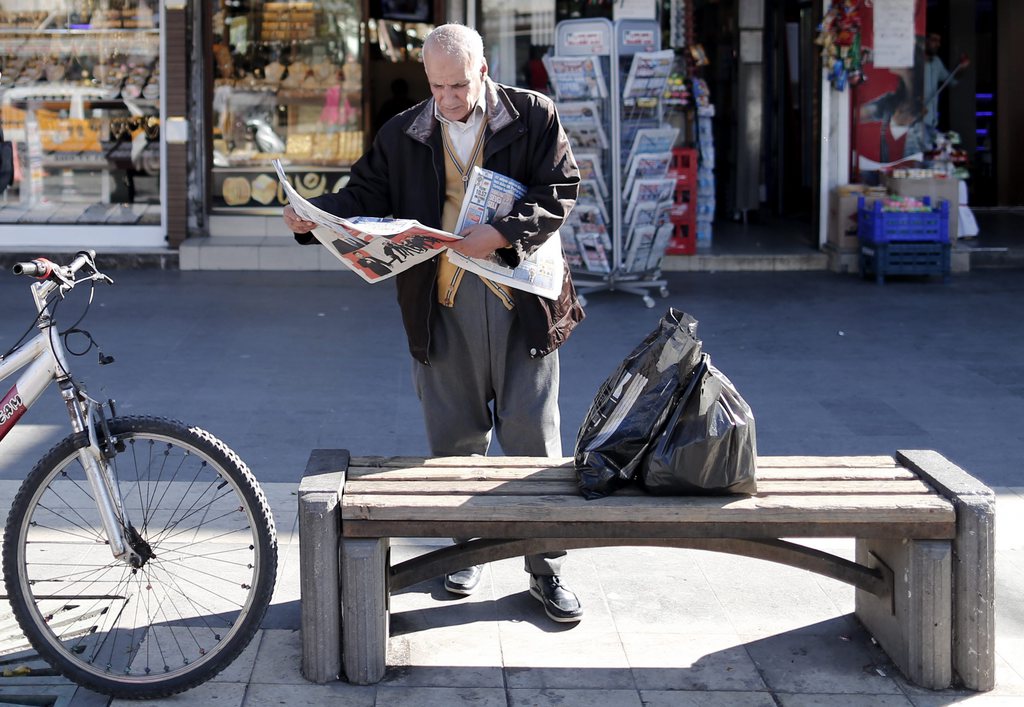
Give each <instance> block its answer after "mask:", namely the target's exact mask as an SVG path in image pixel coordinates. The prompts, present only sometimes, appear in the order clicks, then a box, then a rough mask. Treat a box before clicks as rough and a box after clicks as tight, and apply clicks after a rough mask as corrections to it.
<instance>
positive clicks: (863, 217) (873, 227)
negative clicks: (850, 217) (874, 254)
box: [857, 197, 949, 243]
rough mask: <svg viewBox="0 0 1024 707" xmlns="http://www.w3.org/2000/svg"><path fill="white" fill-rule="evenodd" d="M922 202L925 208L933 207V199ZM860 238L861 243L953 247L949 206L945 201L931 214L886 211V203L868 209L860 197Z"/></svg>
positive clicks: (858, 210)
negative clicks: (950, 242)
mask: <svg viewBox="0 0 1024 707" xmlns="http://www.w3.org/2000/svg"><path fill="white" fill-rule="evenodd" d="M922 201H923V202H924V204H925V206H928V207H931V199H929V198H928V197H924V199H923V200H922ZM857 237H858V238H859V239H860V241H861V243H892V242H894V241H902V242H906V241H931V242H936V243H949V202H948V201H945V200H944V201H942V202H941V203H940V204H939V205H938V206H937V207H934V208H929V209H928V210H927V211H886V210H885V208H884V204H883V201H882V200H878V201H876V202H875V203H874V205H873V206H872V207H871V208H866V207H865V206H864V197H859V198H858V200H857Z"/></svg>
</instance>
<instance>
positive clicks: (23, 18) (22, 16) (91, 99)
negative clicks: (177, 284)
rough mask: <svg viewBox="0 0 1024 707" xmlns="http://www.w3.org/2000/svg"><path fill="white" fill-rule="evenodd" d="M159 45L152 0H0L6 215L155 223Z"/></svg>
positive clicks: (2, 210) (4, 219)
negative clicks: (10, 162) (7, 151)
mask: <svg viewBox="0 0 1024 707" xmlns="http://www.w3.org/2000/svg"><path fill="white" fill-rule="evenodd" d="M18 8H29V9H18ZM159 57H160V28H159V12H158V5H157V0H64V1H62V0H50V1H47V0H36V1H35V2H31V3H27V2H22V3H4V4H3V5H2V6H0V118H2V121H3V122H2V126H3V129H4V137H5V138H6V139H7V140H10V141H12V142H13V143H14V144H15V148H16V154H17V161H18V170H17V174H16V176H17V179H16V181H15V183H14V184H12V185H11V186H10V187H9V188H8V189H7V190H6V191H5V192H4V193H3V195H2V196H0V223H41V222H46V223H51V224H54V223H62V224H68V223H75V224H97V223H105V224H159V223H160V150H159V145H160V119H159V115H160V61H159Z"/></svg>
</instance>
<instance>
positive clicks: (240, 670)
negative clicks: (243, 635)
mask: <svg viewBox="0 0 1024 707" xmlns="http://www.w3.org/2000/svg"><path fill="white" fill-rule="evenodd" d="M262 640H263V631H257V632H256V635H255V636H253V637H252V641H250V642H249V645H248V646H246V647H245V650H244V651H242V652H241V653H240V654H239V655H238V657H237V658H235V659H234V660H233V661H231V664H230V665H229V666H228V667H226V668H224V670H222V671H221V672H219V673H217V674H216V675H214V676H213V678H211V682H240V683H244V684H248V682H249V680H251V679H252V671H253V668H254V667H255V666H256V655H257V653H259V649H260V642H261V641H262Z"/></svg>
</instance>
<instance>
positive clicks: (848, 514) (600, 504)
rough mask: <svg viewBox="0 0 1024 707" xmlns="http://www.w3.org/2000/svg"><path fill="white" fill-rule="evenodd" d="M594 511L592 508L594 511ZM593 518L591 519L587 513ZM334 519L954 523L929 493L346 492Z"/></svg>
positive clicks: (939, 500) (946, 506)
mask: <svg viewBox="0 0 1024 707" xmlns="http://www.w3.org/2000/svg"><path fill="white" fill-rule="evenodd" d="M598 509H600V513H595V512H596V511H598ZM595 515H598V516H599V517H597V518H595ZM342 517H343V518H345V519H352V520H389V519H391V520H413V519H414V520H438V521H463V522H466V521H474V522H487V521H519V522H523V523H530V522H534V521H550V520H551V518H553V517H557V518H558V520H560V521H561V522H564V523H574V522H583V521H587V522H590V523H597V524H608V523H629V524H633V525H642V524H643V523H647V522H675V523H709V522H716V521H730V522H736V523H746V522H749V523H766V522H768V523H770V522H776V521H792V522H799V521H801V520H802V521H806V522H814V523H827V522H830V521H834V522H847V521H850V520H851V519H853V520H857V521H860V522H865V523H868V522H870V523H886V522H910V521H912V522H915V523H929V522H935V523H954V522H955V520H956V515H955V513H954V510H953V506H952V504H950V502H949V501H947V500H945V499H944V498H941V497H939V496H937V495H935V494H921V495H914V494H908V495H885V496H883V495H878V496H869V495H848V496H769V497H766V498H759V497H747V496H744V497H735V496H692V497H686V498H685V499H684V498H681V497H666V496H647V495H645V496H643V497H635V496H634V497H630V496H610V497H608V498H603V499H599V500H596V501H587V500H585V499H584V498H582V497H581V496H578V495H571V496H569V495H565V496H533V497H520V496H496V495H484V496H423V495H412V496H401V495H358V494H350V493H349V490H348V489H346V492H345V495H344V496H343V497H342Z"/></svg>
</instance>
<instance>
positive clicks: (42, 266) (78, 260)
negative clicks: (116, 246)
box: [11, 250, 96, 280]
mask: <svg viewBox="0 0 1024 707" xmlns="http://www.w3.org/2000/svg"><path fill="white" fill-rule="evenodd" d="M95 258H96V251H95V250H82V251H79V252H78V255H77V256H76V257H75V259H74V260H72V261H71V264H70V265H67V266H60V265H57V264H56V263H54V262H52V261H50V260H47V259H46V258H35V259H34V260H30V261H28V262H25V263H15V264H14V267H12V268H11V272H13V273H14V274H15V275H26V276H28V277H35V278H38V279H40V280H48V279H49V278H50V277H51V276H53V275H55V274H56V275H59V276H62V277H63V279H67V280H70V279H73V278H74V275H75V273H77V272H78V271H79V270H81V269H82V268H83V267H84V266H85V265H91V266H92V269H93V270H94V271H95V270H96V266H95V265H94V264H93V263H94V262H95Z"/></svg>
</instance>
